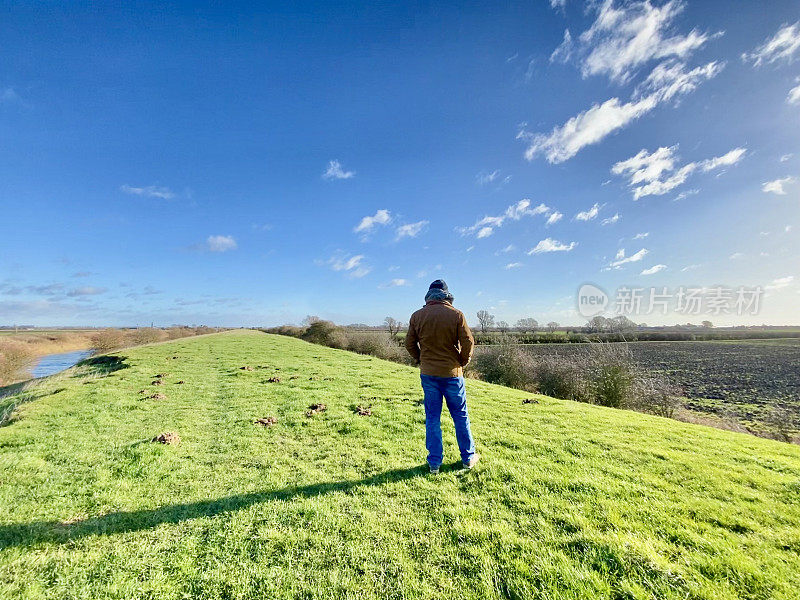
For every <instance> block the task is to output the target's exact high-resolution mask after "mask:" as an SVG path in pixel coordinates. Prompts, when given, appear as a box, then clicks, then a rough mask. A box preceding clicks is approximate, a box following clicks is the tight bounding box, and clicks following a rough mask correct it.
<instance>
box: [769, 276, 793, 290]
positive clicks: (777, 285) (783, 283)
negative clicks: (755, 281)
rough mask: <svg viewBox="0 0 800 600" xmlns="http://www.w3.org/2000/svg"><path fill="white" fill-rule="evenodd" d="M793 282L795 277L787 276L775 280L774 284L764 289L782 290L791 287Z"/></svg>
mask: <svg viewBox="0 0 800 600" xmlns="http://www.w3.org/2000/svg"><path fill="white" fill-rule="evenodd" d="M793 281H794V276H793V275H787V276H786V277H779V278H778V279H773V280H772V283H770V284H769V285H765V286H764V289H767V290H780V289H783V288H785V287H789V286H790V285H791V284H792V282H793Z"/></svg>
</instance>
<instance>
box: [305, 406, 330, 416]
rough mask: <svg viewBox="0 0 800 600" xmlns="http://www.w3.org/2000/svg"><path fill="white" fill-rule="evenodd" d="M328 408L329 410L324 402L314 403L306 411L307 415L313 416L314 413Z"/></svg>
mask: <svg viewBox="0 0 800 600" xmlns="http://www.w3.org/2000/svg"><path fill="white" fill-rule="evenodd" d="M326 410H328V407H327V406H325V405H324V404H321V403H318V404H312V405H311V406H309V407H308V410H307V411H306V416H307V417H313V416H314V415H316V414H318V413H321V412H325V411H326Z"/></svg>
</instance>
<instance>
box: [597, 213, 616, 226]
mask: <svg viewBox="0 0 800 600" xmlns="http://www.w3.org/2000/svg"><path fill="white" fill-rule="evenodd" d="M619 219H620V216H619V213H616V214H615V215H614V216H613V217H608V218H607V219H603V220H602V221H601V222H600V224H601V225H613V224H614V223H616V222H617V221H619Z"/></svg>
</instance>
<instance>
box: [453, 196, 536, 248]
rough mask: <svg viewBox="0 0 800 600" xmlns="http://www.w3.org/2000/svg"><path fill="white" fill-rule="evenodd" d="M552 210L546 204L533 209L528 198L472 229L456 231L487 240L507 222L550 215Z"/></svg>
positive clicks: (478, 222)
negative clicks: (526, 217)
mask: <svg viewBox="0 0 800 600" xmlns="http://www.w3.org/2000/svg"><path fill="white" fill-rule="evenodd" d="M549 212H550V208H549V207H548V206H546V205H545V204H539V205H537V206H534V207H533V208H531V201H530V200H528V199H527V198H524V199H522V200H520V201H519V202H516V203H515V204H512V205H511V206H509V207H508V208H507V209H506V210H505V212H504V213H503V214H501V215H497V216H485V217H483V218H482V219H478V220H477V221H476V222H475V224H474V225H471V226H470V227H458V228H457V229H456V230H457V231H458V232H459V233H461V235H471V234H475V235H476V237H477V238H478V239H481V238H486V237H489V236H490V235H492V233H494V230H495V229H497V228H498V227H501V226H502V225H503V223H505V222H506V221H509V220H510V221H519V220H520V219H521V218H522V217H525V216H534V215H542V214H548V213H549Z"/></svg>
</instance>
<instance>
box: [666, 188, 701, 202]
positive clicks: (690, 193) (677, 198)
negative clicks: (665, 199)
mask: <svg viewBox="0 0 800 600" xmlns="http://www.w3.org/2000/svg"><path fill="white" fill-rule="evenodd" d="M699 193H700V190H699V189H698V188H694V189H692V190H684V191H682V192H681V193H680V194H678V195H677V196H675V198H673V200H672V201H673V202H678V201H680V200H685V199H686V198H688V197H689V196H694V195H696V194H699Z"/></svg>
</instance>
